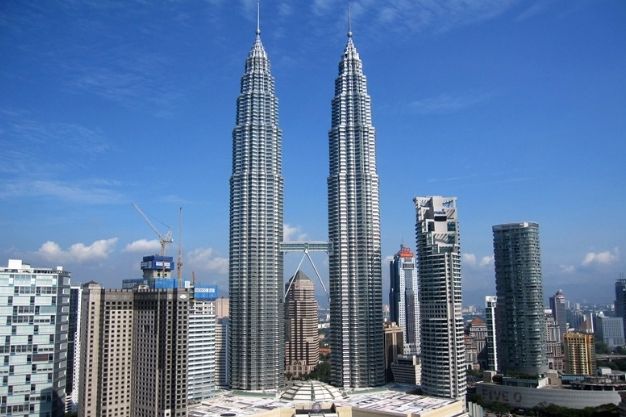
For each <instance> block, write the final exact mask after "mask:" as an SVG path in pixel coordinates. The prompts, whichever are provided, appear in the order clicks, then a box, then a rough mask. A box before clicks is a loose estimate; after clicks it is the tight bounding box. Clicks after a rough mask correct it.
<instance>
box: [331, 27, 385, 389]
mask: <svg viewBox="0 0 626 417" xmlns="http://www.w3.org/2000/svg"><path fill="white" fill-rule="evenodd" d="M331 120H332V124H331V128H330V131H329V134H328V137H329V158H330V172H329V175H328V237H329V241H330V244H331V246H332V250H331V251H330V253H329V258H328V261H329V284H330V319H331V322H330V348H331V351H332V354H331V358H330V361H331V382H332V384H333V385H335V386H338V387H345V388H359V387H370V386H377V385H381V384H383V383H384V382H385V363H384V355H383V351H384V346H383V339H384V338H383V308H382V270H381V267H382V265H381V243H380V208H379V195H378V174H377V172H376V149H375V148H376V134H375V129H374V126H373V125H372V108H371V98H370V96H369V95H368V93H367V80H366V77H365V75H364V74H363V65H362V62H361V58H360V57H359V53H358V52H357V50H356V47H355V46H354V42H353V39H352V33H351V32H350V33H348V42H347V44H346V47H345V49H344V51H343V54H342V56H341V61H340V62H339V75H338V76H337V78H336V80H335V96H334V98H333V100H332V119H331Z"/></svg>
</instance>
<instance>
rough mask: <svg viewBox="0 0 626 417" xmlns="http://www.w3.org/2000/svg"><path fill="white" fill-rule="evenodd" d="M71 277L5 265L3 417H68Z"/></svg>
mask: <svg viewBox="0 0 626 417" xmlns="http://www.w3.org/2000/svg"><path fill="white" fill-rule="evenodd" d="M69 304H70V274H69V272H67V271H64V270H63V268H62V267H60V266H59V267H56V268H42V267H32V266H31V265H28V264H26V263H23V262H22V261H21V260H19V259H9V262H8V265H7V266H6V267H0V323H2V325H0V359H1V360H2V362H0V378H1V383H0V415H8V416H11V415H13V416H20V417H23V416H28V417H35V416H45V415H48V416H51V417H60V416H63V415H64V414H65V383H66V379H65V378H66V367H67V332H68V321H69V318H68V315H69Z"/></svg>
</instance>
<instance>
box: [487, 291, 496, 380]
mask: <svg viewBox="0 0 626 417" xmlns="http://www.w3.org/2000/svg"><path fill="white" fill-rule="evenodd" d="M497 304H498V297H496V296H493V295H488V296H486V297H485V323H486V325H487V339H486V341H485V342H486V348H487V369H489V370H491V371H497V370H498V342H497V337H496V307H497Z"/></svg>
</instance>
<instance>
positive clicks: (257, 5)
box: [256, 0, 261, 36]
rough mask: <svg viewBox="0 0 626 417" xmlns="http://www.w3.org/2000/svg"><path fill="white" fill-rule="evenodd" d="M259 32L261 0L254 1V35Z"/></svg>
mask: <svg viewBox="0 0 626 417" xmlns="http://www.w3.org/2000/svg"><path fill="white" fill-rule="evenodd" d="M260 34H261V0H257V2H256V35H257V36H259V35H260Z"/></svg>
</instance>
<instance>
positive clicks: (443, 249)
mask: <svg viewBox="0 0 626 417" xmlns="http://www.w3.org/2000/svg"><path fill="white" fill-rule="evenodd" d="M413 201H414V202H415V208H416V211H417V224H416V226H415V230H416V234H417V274H418V279H419V302H420V316H421V317H420V318H421V323H422V327H421V332H420V334H421V338H422V342H421V346H422V390H423V391H424V393H425V394H427V395H434V396H438V397H447V398H461V397H463V396H464V395H465V392H466V388H467V385H466V375H465V345H464V332H463V315H462V313H461V246H460V241H459V227H458V218H457V210H456V198H455V197H441V196H435V197H416V198H415V199H414V200H413Z"/></svg>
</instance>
